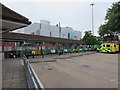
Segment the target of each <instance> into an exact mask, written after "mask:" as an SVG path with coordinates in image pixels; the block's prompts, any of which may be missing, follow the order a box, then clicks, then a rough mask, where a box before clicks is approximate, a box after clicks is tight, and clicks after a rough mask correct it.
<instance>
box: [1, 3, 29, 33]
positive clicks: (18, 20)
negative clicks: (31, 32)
mask: <svg viewBox="0 0 120 90" xmlns="http://www.w3.org/2000/svg"><path fill="white" fill-rule="evenodd" d="M0 6H1V7H2V10H1V13H0V23H2V27H0V29H1V30H2V32H6V31H12V30H15V29H18V28H22V27H26V26H28V25H29V24H31V22H30V21H29V19H27V18H26V17H24V16H22V15H20V14H19V13H17V12H15V11H13V10H11V9H9V8H8V7H6V6H5V5H3V4H1V3H0Z"/></svg>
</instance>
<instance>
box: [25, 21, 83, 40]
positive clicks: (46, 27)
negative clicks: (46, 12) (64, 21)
mask: <svg viewBox="0 0 120 90" xmlns="http://www.w3.org/2000/svg"><path fill="white" fill-rule="evenodd" d="M24 33H25V34H35V35H41V36H50V37H58V38H66V39H74V40H80V39H81V37H82V34H81V32H80V31H75V30H73V28H71V27H61V26H60V25H50V22H49V21H46V20H41V22H40V23H33V24H31V25H29V26H28V27H26V28H25V29H24Z"/></svg>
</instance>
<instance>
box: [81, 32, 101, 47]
mask: <svg viewBox="0 0 120 90" xmlns="http://www.w3.org/2000/svg"><path fill="white" fill-rule="evenodd" d="M82 40H83V41H85V42H86V43H87V44H91V45H95V44H99V40H98V39H97V37H96V36H93V35H92V33H91V31H85V36H84V37H83V39H82Z"/></svg>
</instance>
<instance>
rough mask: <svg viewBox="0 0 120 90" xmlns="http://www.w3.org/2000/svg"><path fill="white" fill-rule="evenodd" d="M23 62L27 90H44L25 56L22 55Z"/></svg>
mask: <svg viewBox="0 0 120 90" xmlns="http://www.w3.org/2000/svg"><path fill="white" fill-rule="evenodd" d="M23 62H24V66H25V73H26V77H27V83H28V88H29V90H33V89H34V90H45V88H44V86H43V85H42V83H41V81H40V80H39V78H38V76H37V75H36V73H35V71H34V70H33V68H32V66H31V64H30V63H29V61H28V59H27V58H26V56H25V55H23Z"/></svg>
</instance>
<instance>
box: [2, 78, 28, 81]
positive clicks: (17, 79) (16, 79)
mask: <svg viewBox="0 0 120 90" xmlns="http://www.w3.org/2000/svg"><path fill="white" fill-rule="evenodd" d="M21 80H26V78H15V79H8V80H2V81H3V82H13V81H21Z"/></svg>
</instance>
